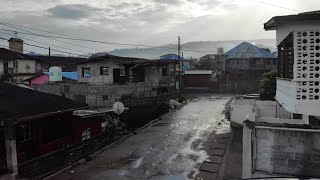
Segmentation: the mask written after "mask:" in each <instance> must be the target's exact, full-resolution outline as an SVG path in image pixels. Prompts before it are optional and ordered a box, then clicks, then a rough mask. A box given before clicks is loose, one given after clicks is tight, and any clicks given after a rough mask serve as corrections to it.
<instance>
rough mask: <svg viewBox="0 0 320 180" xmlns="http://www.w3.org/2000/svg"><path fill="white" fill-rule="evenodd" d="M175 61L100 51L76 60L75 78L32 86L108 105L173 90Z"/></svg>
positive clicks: (79, 99)
mask: <svg viewBox="0 0 320 180" xmlns="http://www.w3.org/2000/svg"><path fill="white" fill-rule="evenodd" d="M176 64H177V61H166V60H147V59H140V58H130V57H119V56H112V55H109V54H104V55H99V56H93V57H91V58H89V59H87V60H85V61H83V62H80V63H77V74H78V78H77V79H78V82H74V83H61V82H55V83H54V82H52V83H50V82H49V83H48V84H42V85H34V86H33V88H35V89H37V90H39V91H43V92H48V93H51V94H56V95H60V96H65V97H67V98H70V99H73V100H77V101H80V102H85V103H87V104H89V105H90V106H91V107H94V108H99V107H101V108H104V107H112V105H113V103H114V102H116V101H117V100H119V99H120V98H130V97H150V96H156V95H159V94H161V93H166V92H172V91H175V90H176V82H177V81H176V68H175V67H176Z"/></svg>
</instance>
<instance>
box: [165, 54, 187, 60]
mask: <svg viewBox="0 0 320 180" xmlns="http://www.w3.org/2000/svg"><path fill="white" fill-rule="evenodd" d="M160 59H161V60H187V59H185V58H182V57H180V59H179V56H178V55H176V54H166V55H163V56H160Z"/></svg>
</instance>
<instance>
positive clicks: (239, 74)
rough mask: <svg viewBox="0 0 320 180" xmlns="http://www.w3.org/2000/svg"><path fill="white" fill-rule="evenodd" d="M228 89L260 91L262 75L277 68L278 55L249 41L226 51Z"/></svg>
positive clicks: (225, 78) (226, 81)
mask: <svg viewBox="0 0 320 180" xmlns="http://www.w3.org/2000/svg"><path fill="white" fill-rule="evenodd" d="M225 55H226V57H227V59H226V62H225V72H226V73H225V76H223V77H224V79H223V82H225V83H226V86H225V87H226V88H227V89H226V90H227V91H235V92H258V89H259V84H260V80H261V78H262V75H263V74H264V73H266V72H269V71H271V70H272V69H276V67H277V57H276V56H275V55H274V54H272V53H270V52H269V51H266V50H264V49H261V48H259V47H257V46H255V45H253V44H250V43H248V42H243V43H241V44H239V45H238V46H236V47H234V48H233V49H231V50H229V51H228V52H226V53H225Z"/></svg>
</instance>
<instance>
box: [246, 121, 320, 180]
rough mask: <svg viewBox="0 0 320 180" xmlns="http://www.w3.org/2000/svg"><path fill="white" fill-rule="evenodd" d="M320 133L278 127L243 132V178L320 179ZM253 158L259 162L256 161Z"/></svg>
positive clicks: (257, 128)
mask: <svg viewBox="0 0 320 180" xmlns="http://www.w3.org/2000/svg"><path fill="white" fill-rule="evenodd" d="M319 138H320V130H319V129H305V126H296V127H295V128H289V127H285V126H279V127H276V126H274V125H270V124H269V125H267V124H266V125H258V126H254V127H253V126H252V123H250V125H248V124H247V123H246V125H245V126H244V128H243V177H242V178H258V177H270V176H285V175H291V176H299V177H301V176H303V177H320V171H319V167H320V141H319ZM253 158H254V159H255V160H253Z"/></svg>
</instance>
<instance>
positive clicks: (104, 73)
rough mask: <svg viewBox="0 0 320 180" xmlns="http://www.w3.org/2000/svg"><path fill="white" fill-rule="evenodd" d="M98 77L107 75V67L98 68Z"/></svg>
mask: <svg viewBox="0 0 320 180" xmlns="http://www.w3.org/2000/svg"><path fill="white" fill-rule="evenodd" d="M100 75H109V67H107V66H105V67H100Z"/></svg>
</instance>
